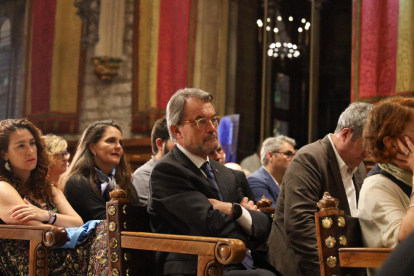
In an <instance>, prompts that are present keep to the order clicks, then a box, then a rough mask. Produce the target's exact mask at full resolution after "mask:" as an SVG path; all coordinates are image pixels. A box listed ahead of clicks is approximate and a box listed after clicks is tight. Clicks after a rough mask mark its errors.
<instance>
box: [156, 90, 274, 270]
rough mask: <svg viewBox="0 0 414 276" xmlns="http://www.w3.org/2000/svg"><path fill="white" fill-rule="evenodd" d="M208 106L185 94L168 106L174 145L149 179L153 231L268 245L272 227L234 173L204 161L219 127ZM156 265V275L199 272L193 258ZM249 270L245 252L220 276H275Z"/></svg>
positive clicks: (168, 257)
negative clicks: (239, 259) (246, 193)
mask: <svg viewBox="0 0 414 276" xmlns="http://www.w3.org/2000/svg"><path fill="white" fill-rule="evenodd" d="M212 100H213V96H212V95H211V94H209V93H207V92H204V91H202V90H199V89H190V88H186V89H182V90H179V91H177V92H176V93H175V94H174V95H173V96H172V97H171V99H170V101H169V102H168V105H167V124H168V130H169V132H170V137H171V140H172V141H173V142H176V143H177V144H176V147H175V148H174V149H173V150H172V151H171V152H170V153H168V154H167V155H165V156H164V157H163V158H161V159H160V160H159V161H158V162H157V164H156V165H155V167H154V169H153V171H152V174H151V183H150V187H151V195H150V198H149V206H148V212H149V214H150V219H151V227H152V229H153V231H154V232H157V233H167V234H179V235H193V236H210V237H225V238H234V239H240V240H242V241H243V242H245V244H246V247H247V248H251V249H253V247H255V246H258V245H260V244H262V243H263V242H264V241H266V238H267V237H268V234H269V231H270V223H269V222H268V219H267V217H266V216H265V215H264V214H262V213H261V212H259V211H257V207H256V205H254V203H253V202H252V201H249V200H248V199H247V198H243V196H242V190H241V188H240V187H241V183H238V182H239V181H240V179H239V178H237V177H236V175H235V173H234V171H232V170H230V169H228V168H226V167H225V166H223V165H222V164H220V163H218V162H216V161H214V160H211V159H209V158H208V154H209V153H210V152H211V151H212V150H214V149H216V148H217V146H218V144H217V141H218V140H217V127H218V125H219V123H220V117H218V116H217V115H216V112H215V110H214V107H213V105H212V103H211V102H212ZM244 181H245V179H244ZM156 261H157V264H156V268H157V269H159V271H157V273H158V274H159V275H195V274H196V271H197V256H194V255H185V254H177V253H159V254H158V256H157V260H156ZM252 267H253V263H252V259H251V254H250V251H249V250H247V252H246V258H245V260H244V261H243V262H242V263H240V264H237V265H232V266H225V267H224V270H225V273H224V275H274V274H273V273H271V272H269V271H266V270H262V269H257V270H255V269H251V268H252ZM162 270H163V271H162ZM162 273H163V274H162Z"/></svg>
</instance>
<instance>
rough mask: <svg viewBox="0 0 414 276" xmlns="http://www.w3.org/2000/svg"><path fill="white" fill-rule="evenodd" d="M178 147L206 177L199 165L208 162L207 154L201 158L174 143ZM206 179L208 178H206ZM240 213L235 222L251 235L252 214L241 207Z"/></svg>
mask: <svg viewBox="0 0 414 276" xmlns="http://www.w3.org/2000/svg"><path fill="white" fill-rule="evenodd" d="M176 145H177V147H178V149H179V150H181V152H182V153H184V154H185V156H187V157H188V159H190V160H191V162H193V163H194V165H196V166H197V168H198V169H199V170H200V171H201V172H202V173H203V174H204V176H205V177H206V178H207V175H206V174H205V172H204V171H203V170H202V169H201V166H202V165H203V164H204V163H205V162H206V161H207V162H210V159H209V158H208V156H207V159H203V158H201V157H200V156H197V155H195V154H193V153H191V152H189V151H188V150H186V149H185V148H184V147H182V146H181V145H179V144H176ZM207 181H208V179H207ZM242 211H243V213H242V215H241V217H240V218H238V219H237V220H236V222H237V223H238V224H239V225H240V226H241V227H242V228H243V230H244V231H245V232H246V233H247V234H249V235H251V234H252V216H251V215H250V213H249V212H248V211H247V210H246V209H245V208H244V207H242Z"/></svg>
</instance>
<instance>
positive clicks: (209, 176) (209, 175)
mask: <svg viewBox="0 0 414 276" xmlns="http://www.w3.org/2000/svg"><path fill="white" fill-rule="evenodd" d="M201 169H202V170H203V171H204V173H205V174H206V175H207V180H208V183H210V188H211V189H212V190H213V192H214V193H216V195H217V196H218V198H219V199H220V201H223V198H222V197H221V193H220V190H219V187H218V185H217V182H216V178H215V177H214V174H213V170H212V169H211V167H210V164H209V162H205V163H204V164H203V165H202V166H201ZM242 264H243V265H244V267H245V268H246V269H252V268H253V258H252V255H251V254H250V250H249V249H247V248H246V257H245V258H244V260H243V261H242Z"/></svg>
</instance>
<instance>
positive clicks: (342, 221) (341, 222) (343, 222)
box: [338, 217, 345, 227]
mask: <svg viewBox="0 0 414 276" xmlns="http://www.w3.org/2000/svg"><path fill="white" fill-rule="evenodd" d="M338 226H339V227H345V219H344V217H338Z"/></svg>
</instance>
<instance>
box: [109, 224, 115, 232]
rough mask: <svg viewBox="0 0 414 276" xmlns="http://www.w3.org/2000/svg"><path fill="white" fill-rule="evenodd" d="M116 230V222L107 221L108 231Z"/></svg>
mask: <svg viewBox="0 0 414 276" xmlns="http://www.w3.org/2000/svg"><path fill="white" fill-rule="evenodd" d="M115 230H116V223H115V222H113V221H112V222H111V223H109V231H112V232H114V231H115Z"/></svg>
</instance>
